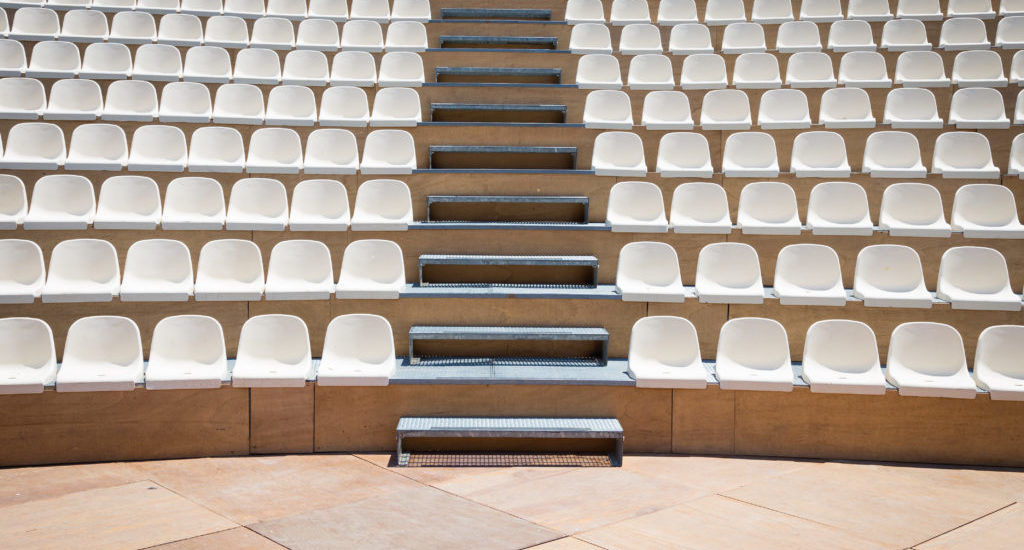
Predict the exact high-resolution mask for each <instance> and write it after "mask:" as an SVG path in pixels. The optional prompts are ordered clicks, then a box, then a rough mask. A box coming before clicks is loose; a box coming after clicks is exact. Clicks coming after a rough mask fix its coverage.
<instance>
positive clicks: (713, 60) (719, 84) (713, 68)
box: [679, 53, 729, 90]
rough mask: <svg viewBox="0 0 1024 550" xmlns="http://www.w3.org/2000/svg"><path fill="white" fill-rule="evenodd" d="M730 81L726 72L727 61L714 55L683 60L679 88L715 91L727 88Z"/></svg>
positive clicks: (689, 56) (699, 55)
mask: <svg viewBox="0 0 1024 550" xmlns="http://www.w3.org/2000/svg"><path fill="white" fill-rule="evenodd" d="M728 85H729V79H728V77H727V75H726V72H725V59H724V58H723V57H722V56H720V55H718V54H713V53H699V54H693V55H688V56H686V57H684V58H683V67H682V72H681V74H680V75H679V87H680V88H682V89H684V90H714V89H718V88H725V87H726V86H728Z"/></svg>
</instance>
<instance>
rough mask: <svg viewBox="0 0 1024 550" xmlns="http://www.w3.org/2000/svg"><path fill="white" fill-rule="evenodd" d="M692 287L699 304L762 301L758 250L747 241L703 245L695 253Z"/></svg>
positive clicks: (756, 302)
mask: <svg viewBox="0 0 1024 550" xmlns="http://www.w3.org/2000/svg"><path fill="white" fill-rule="evenodd" d="M695 286H696V290H697V298H698V299H699V300H700V302H701V303H710V304H761V303H764V285H763V284H762V283H761V263H760V262H759V261H758V259H757V251H756V250H754V247H752V246H750V245H748V244H743V243H735V242H720V243H712V244H709V245H707V246H705V247H704V248H702V249H701V250H700V254H699V255H698V256H697V278H696V285H695Z"/></svg>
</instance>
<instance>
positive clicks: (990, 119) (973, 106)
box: [949, 88, 1010, 129]
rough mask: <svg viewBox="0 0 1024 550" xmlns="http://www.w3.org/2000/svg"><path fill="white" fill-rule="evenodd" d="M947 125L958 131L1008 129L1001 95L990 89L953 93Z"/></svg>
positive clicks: (968, 89) (963, 90)
mask: <svg viewBox="0 0 1024 550" xmlns="http://www.w3.org/2000/svg"><path fill="white" fill-rule="evenodd" d="M949 123H950V124H953V125H956V127H957V128H960V129H978V128H1004V129H1005V128H1009V127H1010V119H1009V118H1007V117H1006V112H1005V107H1004V105H1003V94H1001V93H999V92H998V91H997V90H994V89H992V88H963V89H960V90H957V91H956V92H954V93H953V99H952V100H951V102H950V104H949Z"/></svg>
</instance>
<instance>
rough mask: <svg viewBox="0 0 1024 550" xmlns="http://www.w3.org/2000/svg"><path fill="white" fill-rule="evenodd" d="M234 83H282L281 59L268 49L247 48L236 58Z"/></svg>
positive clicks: (240, 51)
mask: <svg viewBox="0 0 1024 550" xmlns="http://www.w3.org/2000/svg"><path fill="white" fill-rule="evenodd" d="M234 81H235V82H236V83H242V84H278V83H280V82H281V58H280V57H278V55H277V52H275V51H273V50H268V49H266V48H246V49H244V50H239V52H238V54H237V55H236V56H235V70H234Z"/></svg>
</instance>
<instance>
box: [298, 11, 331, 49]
mask: <svg viewBox="0 0 1024 550" xmlns="http://www.w3.org/2000/svg"><path fill="white" fill-rule="evenodd" d="M295 47H296V48H298V49H300V50H319V51H324V52H336V51H338V48H340V47H341V36H340V34H339V33H338V24H337V23H335V22H334V21H330V20H328V19H304V20H303V21H301V22H300V23H299V30H298V32H297V33H296V35H295Z"/></svg>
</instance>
